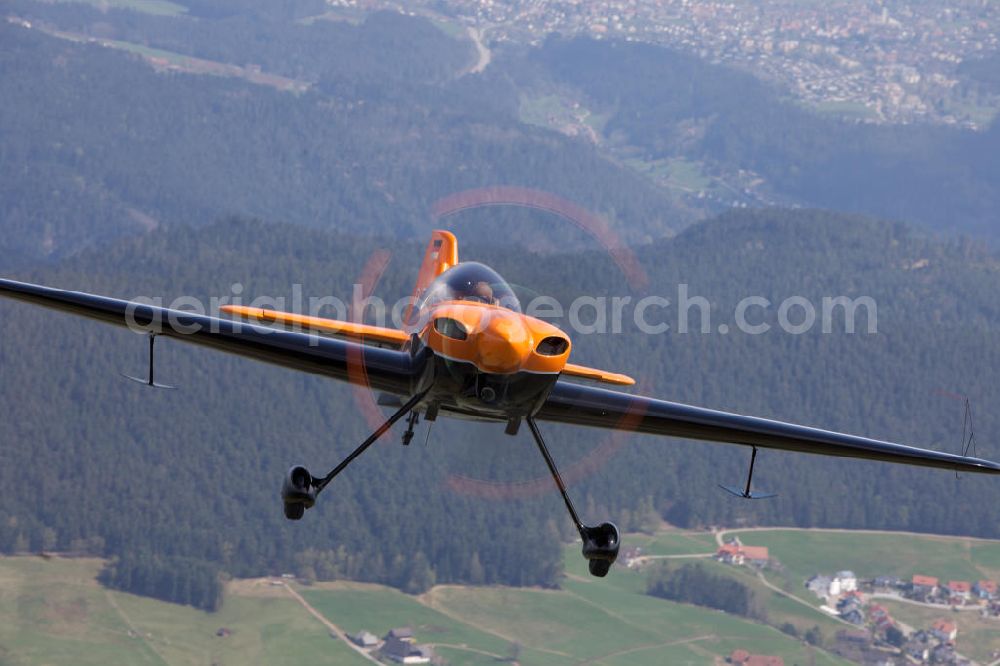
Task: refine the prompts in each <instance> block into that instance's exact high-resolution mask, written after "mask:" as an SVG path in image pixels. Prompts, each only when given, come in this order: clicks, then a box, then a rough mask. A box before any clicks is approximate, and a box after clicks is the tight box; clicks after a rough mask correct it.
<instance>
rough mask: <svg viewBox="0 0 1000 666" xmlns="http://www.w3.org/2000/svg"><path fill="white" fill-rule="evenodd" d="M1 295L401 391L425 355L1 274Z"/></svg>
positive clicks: (408, 387) (415, 374)
mask: <svg viewBox="0 0 1000 666" xmlns="http://www.w3.org/2000/svg"><path fill="white" fill-rule="evenodd" d="M0 296H7V297H9V298H15V299H18V300H21V301H27V302H29V303H34V304H36V305H42V306H45V307H47V308H52V309H55V310H61V311H63V312H71V313H73V314H77V315H82V316H84V317H90V318H91V319H98V320H100V321H104V322H108V323H111V324H118V325H120V326H128V327H129V328H133V329H134V330H138V331H147V332H152V333H154V334H156V335H164V336H168V337H171V338H176V339H178V340H183V341H184V342H191V343H193V344H197V345H202V346H205V347H212V348H213V349H218V350H220V351H224V352H228V353H230V354H238V355H240V356H247V357H249V358H253V359H257V360H259V361H266V362H268V363H273V364H275V365H280V366H284V367H286V368H293V369H295V370H301V371H303V372H310V373H313V374H318V375H324V376H326V377H333V378H334V379H340V380H343V381H349V382H352V383H355V384H365V385H368V386H371V387H372V388H373V389H376V390H379V391H387V392H390V393H395V394H398V395H409V394H411V393H412V392H413V386H414V384H415V383H416V381H417V379H418V377H419V375H420V372H421V369H422V367H421V366H422V362H421V359H420V358H415V357H414V356H412V355H411V354H409V353H408V352H403V351H395V350H391V349H380V348H377V347H371V346H366V345H361V344H357V343H354V342H347V341H345V340H337V339H332V338H328V337H319V336H315V335H307V334H305V333H295V332H291V331H282V330H277V329H273V328H267V327H263V326H254V325H252V324H247V323H245V322H239V321H232V320H228V319H219V318H217V317H207V316H204V315H199V314H192V313H189V312H183V311H179V310H171V309H169V308H161V307H156V306H153V305H147V304H143V303H138V302H134V301H124V300H120V299H117V298H108V297H106V296H96V295H94V294H86V293H82V292H79V291H64V290H62V289H52V288H51V287H43V286H40V285H36V284H29V283H26V282H17V281H14V280H4V279H0Z"/></svg>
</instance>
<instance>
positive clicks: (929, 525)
mask: <svg viewBox="0 0 1000 666" xmlns="http://www.w3.org/2000/svg"><path fill="white" fill-rule="evenodd" d="M452 224H453V226H452V228H453V229H454V230H455V232H456V233H457V234H458V236H459V238H460V240H462V241H463V242H462V249H461V252H462V256H463V257H464V258H465V259H479V260H485V261H487V262H489V263H490V264H492V265H494V266H495V267H496V268H497V269H498V270H499V271H500V272H501V273H502V274H504V275H506V276H508V278H509V279H510V280H511V281H513V282H515V283H516V284H517V285H519V289H521V291H522V293H527V294H531V293H541V294H550V295H553V296H556V297H557V298H559V299H560V300H564V299H565V302H568V300H569V299H572V298H573V297H576V296H580V295H594V296H600V295H609V296H610V295H619V296H620V295H632V296H633V297H635V298H638V297H639V296H641V295H643V294H659V295H662V296H665V297H667V298H670V299H671V300H674V299H675V298H676V294H677V285H678V284H679V283H685V284H687V285H689V289H690V293H691V294H692V295H700V296H704V297H705V298H707V299H708V300H709V301H711V302H712V303H713V307H712V310H711V312H712V317H713V319H712V322H713V324H712V330H713V331H714V330H715V329H714V327H715V323H714V322H725V321H730V322H731V321H732V320H731V315H729V313H731V312H732V309H733V307H734V304H735V303H736V302H737V301H738V300H739V299H741V298H743V297H744V296H747V295H762V296H765V297H767V298H768V299H770V300H771V301H772V302H774V303H779V302H780V301H782V300H783V299H785V298H787V297H789V296H792V295H802V296H804V297H806V298H809V299H810V300H813V301H815V302H817V303H818V302H820V299H821V298H822V297H823V296H824V295H847V296H850V297H857V296H859V295H868V296H871V297H872V298H873V299H874V300H875V301H876V302H877V304H878V311H877V316H878V329H877V333H875V334H867V333H864V332H863V331H865V330H866V328H865V327H864V326H863V325H861V324H860V323H859V326H858V330H859V331H862V332H861V333H856V334H854V335H847V334H844V333H843V332H842V331H843V328H842V327H838V326H835V327H834V332H832V333H827V334H824V333H822V332H821V331H820V330H819V329H818V327H817V329H816V330H814V331H811V332H809V333H807V334H803V335H790V334H787V333H784V332H782V331H780V330H777V327H775V330H774V331H773V332H770V333H767V334H764V335H749V334H744V333H739V332H736V331H735V330H734V332H733V333H731V334H728V335H722V334H719V333H716V332H711V333H706V334H702V333H700V332H697V329H695V331H693V332H690V333H686V334H681V333H677V332H676V329H672V331H673V332H668V333H664V334H662V335H647V334H643V333H640V332H638V331H637V330H635V327H634V326H633V325H632V324H631V323H629V321H628V320H626V324H625V326H624V329H623V331H622V332H621V333H608V334H604V335H602V334H592V335H580V334H576V335H574V341H575V347H574V352H573V354H574V360H575V361H576V362H580V363H586V364H591V365H594V366H597V367H606V368H610V369H616V370H621V371H624V372H628V373H631V374H633V375H634V376H636V377H637V378H638V380H639V386H638V387H637V388H638V389H639V390H642V391H645V392H649V393H652V394H655V395H658V396H663V397H666V398H669V399H675V400H680V401H685V402H691V403H695V404H701V405H707V406H712V407H717V408H721V409H728V410H733V411H739V412H744V413H752V414H759V415H763V416H768V417H774V418H781V419H787V420H794V421H798V422H803V423H807V424H813V425H818V426H823V427H828V428H839V429H844V430H846V431H849V432H856V433H864V434H868V435H871V436H875V437H885V438H891V439H894V440H897V441H902V442H906V443H911V444H915V445H921V446H932V447H937V448H942V449H946V450H957V449H958V448H959V447H960V445H961V443H960V440H961V430H962V411H963V404H962V403H961V401H960V400H957V399H954V398H953V397H949V396H950V395H951V394H958V393H965V394H968V395H969V396H970V397H971V399H972V403H973V408H974V410H975V412H974V413H975V417H976V432H977V433H978V435H979V438H980V441H979V443H978V446H979V449H978V452H979V453H980V454H981V455H987V456H990V455H993V456H995V455H997V452H996V450H995V448H996V445H995V437H993V433H995V432H997V431H998V429H1000V423H998V421H997V419H996V416H995V415H994V413H993V412H992V410H990V405H991V404H993V403H994V402H995V401H996V400H997V398H998V396H997V389H996V381H995V377H994V373H993V368H996V367H998V361H1000V359H998V358H997V354H998V351H1000V348H998V347H997V345H996V343H995V331H996V327H997V323H998V322H1000V296H998V294H997V291H996V289H995V282H996V275H997V270H998V267H1000V263H998V262H997V258H996V257H995V256H994V255H992V254H990V253H989V252H986V251H984V250H983V249H982V248H981V247H979V246H977V245H975V244H972V243H969V242H957V241H956V242H941V241H933V240H929V239H927V238H925V237H923V236H921V235H919V234H917V233H915V232H914V231H913V230H911V229H910V228H908V227H906V226H905V225H901V224H891V223H884V222H878V221H874V220H870V219H866V218H860V217H850V216H845V215H840V214H834V213H824V212H819V211H782V210H762V211H744V212H738V213H730V214H727V215H724V216H723V217H721V218H719V219H717V220H714V221H711V222H707V223H703V224H700V225H698V226H695V227H692V228H691V229H689V230H687V231H686V232H684V233H682V234H680V235H679V236H678V237H676V238H675V239H673V240H666V241H661V242H658V243H654V244H651V245H648V246H640V247H637V248H635V251H636V257H637V259H638V262H639V264H640V266H641V268H642V269H643V270H644V271H645V273H646V275H647V277H648V284H647V286H646V287H644V288H642V289H640V290H638V291H634V290H631V288H630V287H629V286H628V284H627V280H626V279H625V278H624V276H623V275H622V273H621V272H620V270H619V269H618V268H617V266H616V265H615V264H614V263H613V262H612V261H611V260H610V259H609V257H608V255H606V254H605V253H603V252H601V251H597V250H595V251H592V252H589V253H573V254H567V255H546V256H535V255H532V254H525V253H524V252H523V251H514V250H509V249H505V248H504V247H502V246H495V245H492V244H483V243H481V242H477V235H476V234H475V233H474V232H475V230H476V229H477V224H476V223H475V222H468V221H465V220H463V219H462V218H461V217H458V218H455V219H453V220H452ZM552 224H553V225H555V227H556V228H559V227H563V226H568V225H567V224H565V223H559V222H552ZM378 249H382V250H386V251H388V252H390V253H391V261H390V263H389V266H388V269H387V271H386V273H385V275H384V276H383V278H382V280H381V282H380V284H379V286H378V290H377V293H379V294H380V295H382V296H383V297H384V298H386V299H393V298H396V297H399V296H401V295H405V294H408V293H409V290H410V288H411V286H412V280H413V278H414V275H415V272H416V268H417V264H418V262H419V258H420V256H421V251H422V243H419V242H416V241H406V240H386V241H379V240H376V239H371V238H367V237H363V238H359V237H354V236H345V235H342V234H331V233H328V232H322V231H309V230H305V229H302V228H300V227H295V226H289V225H283V224H275V223H263V222H258V221H249V220H243V219H230V220H225V221H220V222H218V223H214V224H211V225H207V226H204V227H201V228H194V227H186V226H180V227H175V228H166V227H164V228H161V229H158V230H155V231H153V232H150V233H149V234H147V235H145V236H143V237H141V238H136V239H127V240H122V241H119V242H118V243H116V244H112V245H110V246H108V247H107V248H105V249H101V250H95V251H90V252H84V253H82V254H80V255H78V256H76V257H73V258H71V259H67V260H64V261H63V262H61V263H59V264H58V265H54V266H49V267H40V268H38V269H35V270H31V271H26V272H20V273H18V277H22V278H27V279H30V280H33V281H38V282H42V283H45V284H50V285H55V286H62V287H72V288H78V289H84V290H89V291H94V292H99V293H105V294H111V295H116V296H122V297H135V296H139V295H147V296H162V297H164V298H165V299H166V301H165V302H166V303H168V304H169V302H170V300H171V299H173V298H174V297H176V296H179V295H182V294H186V295H192V296H196V297H200V298H204V299H207V298H209V297H211V296H231V295H232V293H233V292H232V285H233V284H234V283H240V284H241V285H242V286H243V294H244V296H245V297H246V298H247V299H250V298H252V297H254V296H258V295H269V296H277V295H284V296H286V297H291V295H292V293H293V287H292V285H293V284H301V285H302V293H303V294H304V295H306V296H307V297H308V296H310V295H318V296H325V295H347V294H349V293H350V291H351V285H352V284H353V282H354V281H355V280H357V279H358V276H359V275H360V274H361V272H362V269H363V266H364V265H365V264H366V262H367V260H368V258H369V257H370V256H372V253H373V252H375V251H376V250H378ZM774 316H775V315H774V309H773V308H772V309H771V310H769V311H767V312H766V313H763V312H762V313H761V320H762V321H764V320H766V321H771V322H772V323H773V319H774ZM668 318H669V317H668ZM838 331H839V332H838ZM0 340H2V344H0V386H2V387H3V399H2V400H0V418H2V420H3V422H4V423H5V424H6V425H5V428H4V429H3V431H2V434H0V456H2V464H0V485H2V487H4V488H8V489H16V491H8V492H5V493H2V494H0V549H2V550H3V551H4V552H11V551H22V550H34V551H38V550H43V549H44V550H56V551H74V552H81V553H87V554H92V555H104V556H118V557H119V558H120V559H119V560H118V561H119V564H118V565H117V566H118V568H116V569H114V570H112V571H111V572H109V573H108V574H107V578H108V580H109V581H110V582H113V581H116V580H122V576H123V575H124V574H123V573H121V572H123V571H128V570H132V569H134V570H135V571H145V570H146V568H148V567H151V566H152V567H155V566H157V564H158V563H162V565H163V567H164V570H165V571H171V570H174V568H176V563H177V562H183V561H187V560H195V561H199V562H203V563H207V564H208V565H210V566H211V567H213V568H214V569H216V570H218V571H219V572H225V573H227V574H230V575H234V576H253V575H261V574H264V573H268V572H270V573H278V572H282V571H288V570H291V571H294V572H296V573H299V574H301V575H304V576H306V577H307V578H309V577H316V578H321V579H336V578H351V579H358V580H367V581H377V582H383V583H388V584H391V585H395V586H398V587H400V588H402V589H406V590H408V591H412V592H416V591H420V590H422V589H425V588H426V587H427V586H429V585H431V584H434V583H435V582H437V583H445V582H458V581H467V582H486V583H504V584H511V585H546V586H547V585H555V584H557V582H558V575H559V571H560V568H561V556H560V552H561V551H560V543H562V541H563V540H571V539H572V538H573V537H574V533H573V529H572V526H571V524H570V522H569V521H568V520H567V518H566V516H565V512H564V510H563V507H562V505H561V502H560V501H559V499H558V496H557V495H556V494H555V493H554V490H553V489H552V488H551V486H550V485H549V484H550V481H549V479H548V477H547V473H546V470H545V467H544V463H543V461H542V460H541V459H540V457H539V456H537V452H536V451H535V450H534V448H533V446H532V444H531V442H530V440H529V439H528V438H527V437H526V436H518V437H516V438H511V437H507V436H504V435H503V434H502V428H501V427H499V426H490V425H484V424H468V423H462V422H455V421H450V420H444V421H439V422H438V423H436V424H435V425H434V426H433V428H432V429H431V431H430V433H429V434H428V433H427V431H426V430H423V429H421V430H420V432H418V435H417V437H416V439H415V441H414V444H413V445H411V446H409V447H403V446H400V445H399V443H398V442H399V440H398V433H396V434H393V435H389V436H387V437H386V439H385V441H384V443H382V444H380V445H378V446H376V447H374V448H373V449H372V450H371V451H369V452H368V453H367V454H366V455H365V456H363V457H362V458H361V459H359V460H358V461H357V462H356V463H355V465H354V466H353V467H352V468H351V470H350V471H349V473H347V474H344V475H342V476H341V477H339V478H338V479H337V480H336V482H335V483H334V485H333V486H332V487H331V488H330V489H329V490H328V491H327V493H325V495H324V497H323V498H322V501H320V502H319V504H318V505H317V507H316V508H315V509H313V510H312V511H310V513H309V515H308V516H306V519H305V520H304V521H303V522H301V523H295V524H291V523H288V522H286V521H285V519H284V518H283V516H282V512H281V508H280V502H279V498H278V490H279V485H280V480H281V478H282V475H283V474H284V472H285V471H286V470H287V468H288V467H289V466H290V465H291V464H293V463H297V462H301V463H304V464H306V465H307V466H309V467H310V468H315V469H325V468H327V467H330V466H332V465H333V464H334V463H336V462H337V461H338V460H339V458H340V457H341V456H343V455H344V454H345V453H346V452H347V451H349V450H350V449H351V448H353V446H354V445H355V444H356V443H357V442H358V441H360V440H361V439H362V438H363V437H364V436H365V435H366V434H367V432H368V429H369V427H370V426H369V425H368V424H367V423H366V420H365V419H364V418H363V417H362V415H361V409H360V404H361V403H359V402H358V400H359V399H363V398H364V396H363V395H362V396H360V397H359V396H358V395H357V394H356V392H355V391H353V390H352V389H350V388H348V387H345V386H343V385H339V384H335V383H332V382H329V381H323V380H321V379H319V378H315V377H311V376H301V375H299V374H296V373H294V372H291V371H287V370H282V369H276V368H272V367H269V366H263V365H260V364H256V363H253V362H251V361H247V360H243V359H238V358H234V357H228V356H224V355H219V354H215V353H212V352H209V351H206V350H200V349H192V348H188V347H186V346H184V345H182V344H178V343H176V342H172V341H171V342H167V343H165V344H163V345H161V346H160V349H159V352H158V377H160V378H161V379H162V381H165V382H167V383H170V384H174V385H177V386H179V387H180V388H179V389H178V390H177V391H152V392H150V391H148V390H146V389H144V388H143V387H140V386H137V385H135V384H134V383H132V382H128V381H125V380H123V379H122V378H120V377H119V376H118V373H119V372H128V373H133V374H134V373H138V372H141V371H142V368H143V363H144V359H145V346H144V343H143V341H142V339H141V338H140V337H138V336H136V335H135V334H133V333H131V332H129V331H126V330H118V329H114V328H111V327H107V326H102V325H100V324H96V323H91V322H87V321H81V320H79V319H76V318H73V317H70V316H67V315H60V314H54V313H49V312H47V311H39V310H38V309H36V308H32V307H29V306H25V305H22V304H16V303H6V302H5V303H0ZM545 431H546V434H547V439H549V440H550V442H551V446H552V449H553V455H554V456H555V457H556V459H557V461H559V462H560V464H561V465H562V466H563V468H564V471H566V472H567V476H568V478H570V479H571V492H572V493H573V494H574V495H575V496H576V497H577V499H578V504H579V506H580V507H581V510H582V512H583V514H584V515H585V517H586V519H587V520H588V521H601V520H605V519H612V520H615V521H617V522H618V523H619V525H620V526H622V527H623V528H625V529H640V528H642V527H644V526H648V525H649V517H650V516H649V514H650V511H651V510H652V511H655V512H656V513H657V514H659V515H660V516H662V517H665V518H666V519H668V520H670V521H671V522H673V523H675V524H678V525H682V526H689V527H694V526H705V525H715V524H725V525H743V524H763V525H768V524H783V525H800V526H811V525H815V526H826V527H854V528H890V529H907V530H916V531H925V532H940V533H949V534H970V535H979V536H992V537H996V536H1000V534H998V525H1000V502H997V501H996V498H997V492H998V490H997V486H996V483H995V482H993V481H994V480H993V479H986V478H979V477H971V476H967V477H963V478H961V479H956V478H955V476H954V475H953V474H950V473H947V472H938V471H929V470H922V469H916V468H909V467H901V466H890V465H883V464H875V463H865V462H858V461H841V460H832V459H824V458H816V457H811V456H807V455H794V454H786V453H780V452H772V451H762V452H761V455H760V456H759V457H758V464H757V471H756V473H755V475H754V479H755V484H758V487H759V488H765V489H767V490H770V491H774V492H778V493H779V496H778V497H777V498H775V499H773V500H768V501H762V502H754V503H747V502H742V501H739V500H737V499H735V498H733V497H731V496H729V495H727V494H725V493H723V492H722V491H720V490H718V488H717V487H716V485H717V484H718V483H720V482H721V483H728V484H731V483H736V482H739V481H740V480H741V479H742V478H743V477H744V474H745V468H746V464H747V461H748V457H749V456H748V451H746V450H745V449H743V448H741V447H737V446H724V445H722V446H720V445H708V444H698V443H687V442H683V441H679V440H674V439H657V438H653V437H648V436H634V435H624V436H621V437H617V436H615V435H612V434H609V433H605V432H600V431H590V430H586V429H574V428H569V427H562V426H555V425H546V426H545ZM425 438H426V444H425V443H424V441H425ZM595 461H596V463H595ZM511 484H513V485H511ZM497 489H500V490H501V491H504V490H509V489H513V491H509V492H499V493H497V492H495V491H496V490H497ZM142 553H155V554H156V557H155V558H146V559H141V560H139V561H135V560H134V558H136V557H138V555H135V554H142ZM130 556H133V559H132V560H130V559H129V557H130ZM126 567H128V568H127V569H126ZM132 580H146V581H148V580H150V579H149V577H146V578H143V577H141V576H140V577H133V578H132ZM153 580H160V579H155V578H154V579H153ZM200 580H207V579H204V578H202V579H200ZM160 584H162V585H163V586H165V587H156V588H154V589H153V590H152V591H156V590H157V589H167V590H182V589H186V588H185V587H184V585H187V584H188V583H183V582H180V581H169V582H163V581H162V580H161V583H160ZM137 589H138V588H137ZM141 589H143V590H146V591H149V590H150V588H149V587H143V588H141ZM169 594H174V592H169ZM178 594H179V593H178ZM198 594H199V595H202V596H201V597H199V598H209V599H210V598H212V597H211V590H210V589H208V590H202V589H200V588H199V592H198ZM192 598H193V597H192Z"/></svg>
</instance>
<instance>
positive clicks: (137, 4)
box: [56, 0, 187, 16]
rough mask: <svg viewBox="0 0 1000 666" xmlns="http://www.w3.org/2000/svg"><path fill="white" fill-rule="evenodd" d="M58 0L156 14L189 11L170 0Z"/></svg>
mask: <svg viewBox="0 0 1000 666" xmlns="http://www.w3.org/2000/svg"><path fill="white" fill-rule="evenodd" d="M56 1H57V2H81V3H83V4H88V5H94V6H95V7H99V8H104V7H110V8H113V9H132V10H135V11H137V12H144V13H146V14H153V15H156V16H179V15H181V14H186V13H187V7H185V6H183V5H179V4H177V3H175V2H170V1H169V0H56Z"/></svg>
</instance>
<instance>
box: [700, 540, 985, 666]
mask: <svg viewBox="0 0 1000 666" xmlns="http://www.w3.org/2000/svg"><path fill="white" fill-rule="evenodd" d="M715 559H716V560H718V561H719V562H722V563H725V564H730V565H733V566H746V567H752V568H754V569H757V570H764V569H767V568H769V567H777V566H780V565H778V564H777V563H776V562H774V561H773V560H772V559H771V558H770V556H769V553H768V549H767V548H766V547H764V546H746V545H743V544H742V543H741V542H740V540H739V538H738V537H735V538H733V539H732V540H730V541H727V542H726V543H724V544H723V545H722V546H720V547H719V549H718V551H717V552H716V554H715ZM805 587H806V588H807V589H808V590H809V591H810V592H812V593H814V594H815V595H816V596H817V597H818V598H819V599H820V600H821V601H822V602H823V603H822V605H821V606H820V610H822V611H823V612H825V613H827V614H829V615H831V616H833V617H837V618H839V619H840V620H842V621H844V622H846V623H849V624H852V625H855V627H856V629H844V630H842V631H840V632H838V633H837V636H836V645H835V646H834V647H833V648H832V650H833V651H834V652H836V653H838V654H840V655H841V656H843V657H845V658H849V659H851V660H852V661H856V662H858V663H863V664H879V665H894V664H968V663H971V662H970V661H969V660H968V659H966V658H964V657H963V656H962V655H961V654H960V652H959V646H958V636H959V623H960V617H961V615H962V614H963V613H978V614H979V615H980V616H982V617H984V618H994V619H997V620H998V629H1000V594H998V591H997V582H996V581H993V580H978V581H965V580H948V581H942V580H940V579H938V578H935V577H933V576H929V575H925V574H923V573H914V574H912V575H911V576H910V577H909V578H899V577H897V576H890V575H877V576H873V577H871V578H861V577H859V576H857V575H855V574H854V572H852V571H847V570H845V571H839V572H835V573H831V574H826V573H817V574H815V575H813V576H812V577H810V578H809V579H808V580H806V581H805ZM885 601H895V602H901V603H909V604H916V605H920V606H922V607H925V608H935V609H937V608H939V609H940V610H941V617H940V618H938V619H935V620H934V621H933V622H932V623H931V624H930V626H926V627H912V626H909V625H907V624H905V623H903V622H901V621H898V620H897V619H895V618H893V617H892V615H891V614H890V613H889V611H888V609H887V608H886V606H885V605H884V604H883V603H880V602H885ZM739 656H742V655H739ZM734 657H737V658H735V659H734V658H731V659H730V662H731V663H750V662H748V661H739V659H738V656H737V655H735V654H734ZM758 663H765V662H763V661H760V662H758ZM767 663H772V664H773V663H777V662H767Z"/></svg>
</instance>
